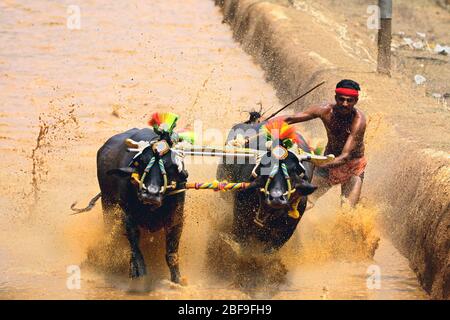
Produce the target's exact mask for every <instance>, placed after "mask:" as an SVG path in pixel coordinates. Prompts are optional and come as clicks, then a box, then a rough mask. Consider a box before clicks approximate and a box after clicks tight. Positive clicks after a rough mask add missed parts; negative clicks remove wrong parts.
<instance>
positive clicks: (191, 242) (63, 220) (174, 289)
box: [0, 0, 427, 299]
mask: <svg viewBox="0 0 450 320" xmlns="http://www.w3.org/2000/svg"><path fill="white" fill-rule="evenodd" d="M71 4H72V3H71V2H69V1H59V2H57V3H55V2H44V1H40V2H30V1H15V0H6V1H2V3H1V4H0V6H1V10H0V15H1V19H0V21H1V23H2V28H1V32H0V44H1V51H0V70H1V72H0V83H1V88H2V90H1V91H0V101H1V109H0V148H1V155H0V159H1V161H2V169H1V170H0V177H1V180H0V181H1V189H2V193H1V195H0V210H1V217H0V219H1V220H0V243H1V246H0V272H1V273H0V274H1V276H0V297H1V298H7V299H17V298H25V299H42V298H44V299H45V298H50V299H58V298H59V299H61V298H62V299H72V298H79V299H116V298H124V299H183V298H186V299H190V298H193V299H197V298H199V299H213V298H214V299H232V298H235V299H241V298H242V299H247V298H250V297H252V296H250V295H249V294H247V293H245V292H244V291H242V290H238V289H236V288H235V287H233V286H230V282H231V280H230V281H227V279H222V280H215V278H213V277H210V276H209V268H208V263H207V259H206V254H205V252H206V248H207V243H208V239H209V236H210V235H211V234H213V233H214V232H215V231H214V227H215V226H216V225H217V221H221V220H223V219H224V216H226V213H227V212H230V205H229V204H228V203H227V202H225V201H224V200H223V199H221V198H220V197H219V196H218V195H217V194H215V193H208V192H206V191H205V192H203V193H200V192H191V193H189V194H188V195H187V208H186V226H185V229H184V233H183V237H182V240H181V248H180V254H181V263H182V265H181V267H182V270H183V273H184V275H185V276H186V277H187V278H188V282H189V285H188V286H187V287H183V288H182V287H178V286H174V285H173V284H171V283H169V282H168V281H167V280H165V279H167V277H168V272H167V269H166V267H165V265H164V262H163V260H164V259H163V252H162V251H161V250H155V249H154V247H157V246H158V244H159V243H160V238H161V237H160V236H161V235H160V234H156V235H147V236H146V241H147V242H149V243H150V244H149V247H150V249H152V246H153V250H155V253H154V254H152V255H150V257H148V258H147V263H148V264H149V267H150V270H151V273H152V275H153V279H152V282H151V283H152V284H151V288H152V289H151V290H150V291H149V292H146V293H140V294H131V293H128V288H129V283H128V279H127V277H126V275H125V276H124V275H115V276H113V275H109V274H107V273H105V272H102V271H101V270H100V269H99V268H95V266H94V267H93V266H92V265H91V266H90V265H87V264H86V260H87V255H88V254H89V253H90V252H95V250H98V248H104V246H103V247H102V245H104V242H105V237H106V236H105V235H104V234H103V229H102V218H101V209H100V208H99V206H98V207H96V208H95V209H94V210H93V211H91V212H90V213H88V214H84V215H79V216H69V215H68V214H69V213H70V210H69V207H70V204H71V203H72V202H73V201H74V200H80V202H83V204H84V203H85V202H87V201H88V200H89V199H90V196H93V195H95V194H96V193H97V192H98V186H97V181H96V176H95V153H96V151H97V149H98V148H99V146H100V145H101V144H102V143H103V142H104V141H105V140H106V139H107V138H108V137H109V136H111V135H112V134H113V133H117V132H120V131H122V130H125V129H128V128H130V127H136V126H137V127H142V126H144V125H145V122H146V119H147V118H148V115H149V114H150V113H151V112H153V111H155V110H158V111H174V112H177V113H178V114H180V115H181V116H182V117H181V120H180V124H179V126H181V127H182V126H188V125H193V123H194V121H195V120H200V121H202V123H203V127H204V128H217V129H218V130H219V131H220V132H222V133H224V130H225V129H226V128H229V127H230V126H231V125H232V124H233V123H235V122H237V121H240V120H243V119H245V113H243V112H244V111H247V110H250V109H254V108H259V105H260V104H262V106H264V107H265V108H268V107H271V106H275V107H276V106H279V102H278V100H277V98H276V95H275V92H274V90H273V88H272V87H271V86H269V85H268V84H267V83H265V82H264V75H263V72H262V71H261V69H259V67H258V66H256V65H255V64H254V63H253V62H252V60H251V58H250V57H249V56H247V55H246V54H245V53H244V52H243V51H242V50H241V49H240V48H239V46H238V45H237V44H236V43H234V42H233V40H232V37H231V32H230V30H229V28H228V27H227V26H226V25H224V24H221V15H220V13H219V12H218V9H217V8H215V7H214V6H213V2H212V1H203V0H202V1H200V0H186V1H178V2H177V4H176V6H175V5H174V4H170V3H169V2H168V1H162V0H158V1H146V2H144V1H127V2H126V3H125V2H114V3H111V2H110V1H83V2H81V5H80V13H81V16H80V17H81V28H80V29H79V30H71V29H68V28H67V17H68V16H69V15H71V14H73V11H69V12H68V6H69V5H71ZM205 135H206V137H205V140H207V141H210V142H211V143H220V142H221V141H220V140H221V139H220V137H219V138H218V139H216V140H219V141H213V139H211V137H210V136H208V134H205ZM188 168H189V171H190V179H191V180H192V181H205V180H208V179H211V178H212V177H213V176H214V174H215V163H214V161H212V162H210V163H190V164H189V165H188ZM337 199H338V196H337V193H336V190H334V191H333V192H331V193H330V194H329V195H327V196H326V197H324V198H323V199H321V200H320V201H319V202H318V203H317V205H316V207H315V208H314V209H312V210H311V211H308V214H307V215H306V216H305V220H304V223H303V224H302V226H301V227H300V228H299V230H298V232H297V233H296V234H295V235H294V237H293V239H292V240H291V241H290V242H289V243H288V245H287V246H286V248H283V250H282V251H281V256H282V260H283V261H284V263H285V264H286V266H287V267H288V270H289V272H288V274H287V281H286V282H285V283H283V284H282V286H281V287H280V288H279V291H278V292H276V293H275V294H272V295H271V296H272V297H273V298H275V299H320V298H323V299H327V298H330V299H332V298H342V299H360V298H362V299H380V298H381V299H414V298H416V299H417V298H418V299H423V298H427V296H426V295H425V294H424V293H423V291H422V290H421V289H420V288H419V286H418V284H417V281H416V279H415V276H414V274H413V272H412V271H411V270H410V269H409V268H408V264H407V261H406V260H405V259H404V258H403V257H402V256H401V255H400V254H399V253H398V252H397V251H396V250H395V248H394V247H393V246H392V244H390V243H389V241H388V240H387V239H384V238H382V240H381V242H380V247H379V249H378V250H377V251H376V254H375V257H374V259H373V260H371V259H361V258H360V257H358V258H357V257H354V259H353V258H352V256H351V255H350V256H349V255H348V252H347V254H346V255H345V257H344V258H345V259H343V256H340V257H335V256H334V254H333V252H335V251H336V248H339V244H338V245H337V247H336V243H335V242H333V244H331V242H330V239H331V238H334V239H336V238H337V240H338V241H337V242H338V243H341V244H343V245H341V247H343V246H344V247H345V244H346V243H347V242H346V239H347V238H348V233H346V232H341V231H342V230H341V229H342V228H341V229H339V230H340V231H338V232H337V233H333V232H335V231H336V229H335V227H333V225H334V226H335V225H342V226H345V225H348V223H346V222H344V223H342V220H340V218H337V219H336V217H341V216H340V215H342V213H340V212H339V210H338V209H336V208H338V200H337ZM380 210H382V209H379V208H378V207H374V206H372V205H370V204H368V205H367V206H366V207H364V208H361V209H359V211H358V212H359V213H360V214H361V215H363V216H364V214H367V215H368V216H370V217H373V218H369V220H370V221H369V225H370V226H368V225H367V224H364V222H361V221H360V222H357V223H359V224H358V226H359V227H361V226H362V229H364V230H366V229H370V233H380V231H379V230H377V228H376V226H372V223H374V222H375V221H376V217H375V214H374V213H378V212H379V211H380ZM347 218H348V216H347ZM347 218H344V220H345V219H347ZM336 221H337V222H336ZM346 221H347V222H348V220H346ZM352 223H354V222H352ZM350 225H351V224H350ZM330 234H333V237H331V238H330V237H329V235H330ZM335 235H336V236H335ZM339 237H341V238H339ZM324 239H325V240H324ZM96 248H97V249H96ZM120 250H121V249H120V248H119V247H117V249H116V248H115V247H113V248H112V251H113V254H112V255H113V256H114V257H115V258H117V259H118V260H119V262H118V264H120V263H121V261H122V260H123V261H125V260H127V259H128V258H127V255H126V252H125V253H123V254H122V252H121V251H120ZM355 252H356V251H355ZM97 253H98V252H97ZM106 258H108V256H107V255H106ZM374 266H375V267H374ZM77 267H80V271H81V282H80V287H79V288H78V287H77V286H76V284H75V285H74V282H73V281H72V280H73V278H70V276H71V275H72V273H71V270H74V269H73V268H75V269H76V268H77ZM71 268H72V269H71ZM374 268H375V269H376V268H378V269H376V270H378V271H379V272H380V275H381V277H380V281H381V282H380V286H374V285H370V284H369V285H368V282H367V281H368V280H367V275H368V273H369V274H370V272H372V271H373V270H375V269H374ZM371 270H372V271H371ZM75 283H76V282H75ZM253 296H258V293H256V294H254V295H253ZM263 296H264V295H263Z"/></svg>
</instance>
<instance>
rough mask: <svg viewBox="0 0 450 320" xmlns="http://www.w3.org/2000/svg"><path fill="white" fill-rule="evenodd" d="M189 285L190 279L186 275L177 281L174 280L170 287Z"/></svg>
mask: <svg viewBox="0 0 450 320" xmlns="http://www.w3.org/2000/svg"><path fill="white" fill-rule="evenodd" d="M187 285H188V281H187V279H186V278H185V277H183V278H180V279H179V281H178V282H175V281H173V280H172V281H171V284H170V288H171V289H177V288H180V287H187Z"/></svg>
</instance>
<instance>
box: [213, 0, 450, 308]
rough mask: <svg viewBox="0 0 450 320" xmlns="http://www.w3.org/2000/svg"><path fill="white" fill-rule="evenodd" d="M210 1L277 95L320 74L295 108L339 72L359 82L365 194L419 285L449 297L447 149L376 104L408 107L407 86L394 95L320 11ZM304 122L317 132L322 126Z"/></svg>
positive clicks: (329, 93) (255, 1)
mask: <svg viewBox="0 0 450 320" xmlns="http://www.w3.org/2000/svg"><path fill="white" fill-rule="evenodd" d="M215 2H216V5H218V6H220V7H221V10H222V12H223V15H224V22H227V23H229V24H230V26H231V28H232V30H233V33H234V36H235V38H236V40H237V41H239V42H240V43H241V44H242V46H243V47H244V49H245V50H246V51H247V52H248V53H249V54H251V55H252V56H253V57H254V59H255V61H256V62H257V63H258V64H260V65H261V66H262V68H263V69H264V70H265V72H266V78H267V80H268V81H269V82H271V83H272V84H273V85H274V87H275V88H276V89H277V92H278V94H279V97H280V99H281V100H282V101H285V102H287V101H289V100H290V99H293V98H295V97H296V96H298V95H299V94H300V93H302V92H304V91H306V90H307V89H308V88H310V87H312V86H313V85H314V84H316V83H318V82H320V81H322V80H326V81H327V83H326V84H325V85H324V86H322V87H320V88H318V89H317V90H316V91H314V92H313V93H312V94H310V95H309V96H307V97H306V98H305V99H304V100H303V101H302V102H301V103H300V104H297V105H296V106H295V107H294V109H295V110H296V111H298V110H301V109H302V108H304V106H307V105H310V104H313V103H314V104H317V103H322V102H324V101H331V99H332V98H333V92H334V85H335V83H336V82H337V81H338V80H340V79H342V78H353V79H358V81H359V82H360V83H361V84H362V85H363V91H364V92H363V93H362V96H361V99H360V105H361V108H363V110H364V112H365V113H366V114H368V115H369V127H368V131H367V134H366V136H367V143H368V146H367V150H368V157H369V166H368V172H367V179H366V180H367V181H366V184H370V186H365V188H366V189H367V193H368V194H370V196H372V197H374V198H375V199H379V200H380V201H381V200H382V201H383V202H384V203H386V204H387V205H386V209H385V210H384V215H383V217H381V220H383V221H384V222H385V223H384V226H385V229H386V232H387V233H389V234H390V235H391V237H392V239H393V240H394V243H395V245H396V247H397V248H398V249H399V250H400V251H401V252H402V253H403V254H404V255H405V256H406V257H407V258H408V259H409V261H410V265H411V267H412V268H413V270H414V271H415V272H416V274H417V276H418V279H419V281H420V282H421V284H422V286H423V288H424V289H425V290H426V291H427V292H429V293H430V295H431V297H432V298H436V299H448V298H449V294H450V267H449V260H450V254H449V249H450V234H449V232H450V230H449V225H450V207H449V201H450V200H449V199H450V190H449V189H450V166H449V164H450V157H449V154H448V153H445V152H436V151H433V150H424V149H422V148H416V147H415V146H416V144H415V143H414V141H413V139H405V137H401V135H402V134H403V135H404V132H408V130H407V129H404V128H403V129H402V128H401V127H399V126H397V123H396V122H395V119H398V118H396V117H395V116H394V115H392V114H391V112H390V110H389V108H386V107H385V109H384V113H383V112H381V113H380V109H379V107H380V106H386V105H388V104H389V103H391V104H392V103H395V108H396V109H395V110H396V112H398V113H399V112H403V111H404V112H407V111H408V110H407V109H408V104H409V103H410V99H411V95H410V93H400V92H398V91H397V92H398V94H396V93H395V92H396V89H397V87H398V84H397V83H395V81H394V80H393V79H390V78H387V77H382V76H379V75H377V74H376V73H374V72H373V69H374V65H373V64H371V63H373V61H367V60H365V59H358V56H357V53H355V52H353V51H352V50H351V48H349V44H348V43H346V42H345V38H339V37H336V36H335V34H334V33H333V30H330V26H331V28H332V23H331V22H330V21H327V19H326V17H323V16H320V15H319V14H318V13H315V16H311V14H308V13H307V12H301V11H299V10H295V9H293V8H292V7H289V6H284V5H283V1H279V4H275V3H273V2H266V1H259V0H215ZM317 21H320V22H324V23H318V22H317ZM381 88H382V89H383V90H380V89H381ZM405 90H406V89H405ZM380 91H384V92H386V91H388V92H393V93H394V95H395V98H394V101H393V98H392V95H391V96H389V95H388V96H386V94H384V95H383V94H380ZM382 111H383V110H382ZM377 119H378V121H376V120H377ZM380 119H381V121H380ZM370 120H373V121H370ZM380 122H381V124H380ZM308 129H309V130H311V131H312V133H314V134H322V135H323V128H322V127H321V126H317V125H315V126H311V127H308ZM399 132H401V133H399ZM411 136H413V134H411ZM406 138H408V137H406ZM380 141H381V142H380ZM388 141H389V142H388ZM370 163H372V165H370Z"/></svg>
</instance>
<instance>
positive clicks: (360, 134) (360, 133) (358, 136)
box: [321, 117, 366, 168]
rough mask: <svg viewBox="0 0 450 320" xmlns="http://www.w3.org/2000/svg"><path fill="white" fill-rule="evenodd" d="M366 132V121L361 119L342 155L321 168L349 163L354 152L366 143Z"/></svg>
mask: <svg viewBox="0 0 450 320" xmlns="http://www.w3.org/2000/svg"><path fill="white" fill-rule="evenodd" d="M365 131H366V120H365V119H364V117H361V118H360V119H359V120H358V121H356V122H355V123H354V124H353V125H352V128H351V132H350V135H349V136H348V138H347V141H346V142H345V145H344V148H343V149H342V153H341V154H340V155H339V156H338V157H336V158H335V159H334V160H333V161H332V162H329V163H327V164H325V165H323V166H321V167H323V168H334V167H338V166H340V165H343V164H345V163H347V162H348V161H349V160H350V157H351V154H352V151H353V150H355V148H357V147H358V146H359V145H361V144H363V143H364V132H365Z"/></svg>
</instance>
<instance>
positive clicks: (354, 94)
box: [336, 88, 359, 97]
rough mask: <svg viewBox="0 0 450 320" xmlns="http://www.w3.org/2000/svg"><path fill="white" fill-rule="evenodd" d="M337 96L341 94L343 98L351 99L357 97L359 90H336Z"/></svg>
mask: <svg viewBox="0 0 450 320" xmlns="http://www.w3.org/2000/svg"><path fill="white" fill-rule="evenodd" d="M336 94H340V95H343V96H349V97H357V96H358V95H359V94H358V90H355V89H350V88H336Z"/></svg>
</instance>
